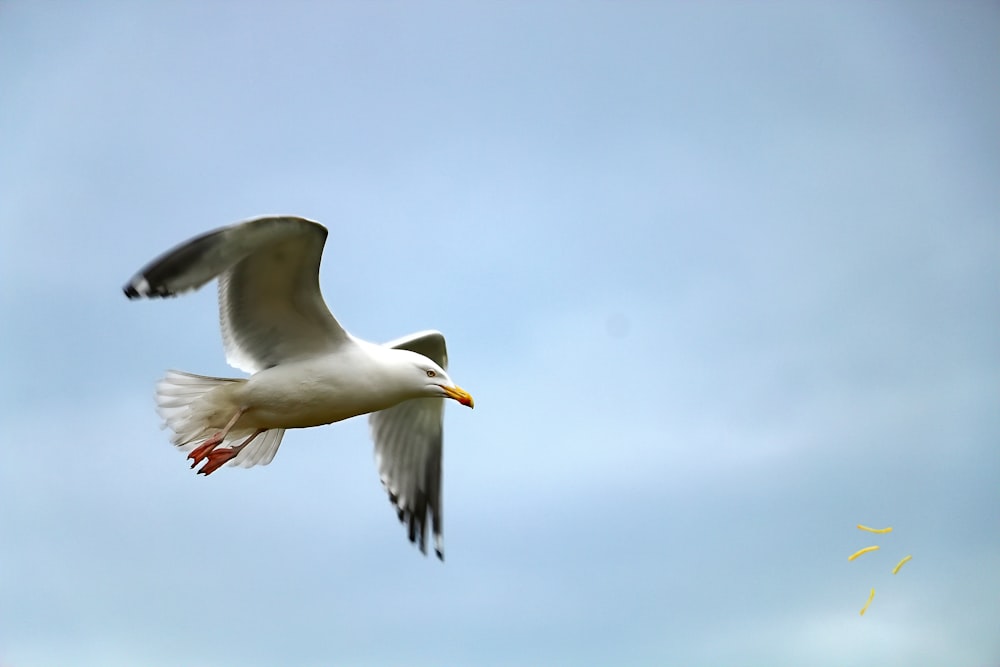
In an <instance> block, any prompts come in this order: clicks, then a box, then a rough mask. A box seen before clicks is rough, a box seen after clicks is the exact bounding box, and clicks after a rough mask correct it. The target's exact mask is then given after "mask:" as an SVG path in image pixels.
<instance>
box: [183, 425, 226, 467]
mask: <svg viewBox="0 0 1000 667" xmlns="http://www.w3.org/2000/svg"><path fill="white" fill-rule="evenodd" d="M220 435H222V433H221V432H220V433H216V434H215V435H213V436H212V437H211V438H209V439H208V440H206V441H205V442H204V443H202V444H201V445H198V446H197V447H195V448H194V449H192V450H191V453H190V454H188V455H187V457H188V458H189V459H191V467H192V468H194V467H195V466H196V465H198V464H199V463H201V462H202V461H203V460H205V459H207V458H208V455H209V454H211V453H212V450H214V449H215V448H216V447H218V446H219V445H221V444H222V440H223V439H222V438H220V437H219V436H220Z"/></svg>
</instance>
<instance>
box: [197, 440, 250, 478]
mask: <svg viewBox="0 0 1000 667" xmlns="http://www.w3.org/2000/svg"><path fill="white" fill-rule="evenodd" d="M241 449H243V445H240V446H239V447H223V448H222V449H213V450H212V451H210V452H208V453H207V454H205V456H204V457H203V458H206V459H208V461H207V462H206V463H205V465H203V466H202V467H201V470H199V471H198V474H199V475H211V474H212V473H213V472H215V471H216V470H218V469H219V468H221V467H222V466H224V465H225V464H226V463H227V462H229V461H232V460H233V459H235V458H236V457H237V456H238V455H239V453H240V450H241ZM191 453H192V454H193V453H194V452H191ZM192 467H194V466H192Z"/></svg>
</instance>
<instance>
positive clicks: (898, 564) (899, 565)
mask: <svg viewBox="0 0 1000 667" xmlns="http://www.w3.org/2000/svg"><path fill="white" fill-rule="evenodd" d="M911 558H913V556H907V557H906V558H904V559H903V560H901V561H899V562H898V563H896V567H894V568H892V573H893V574H896V573H897V572H899V568H901V567H903V566H904V565H905V564H906V561H908V560H910V559H911Z"/></svg>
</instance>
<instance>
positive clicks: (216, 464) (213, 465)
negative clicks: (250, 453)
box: [198, 428, 266, 475]
mask: <svg viewBox="0 0 1000 667" xmlns="http://www.w3.org/2000/svg"><path fill="white" fill-rule="evenodd" d="M265 430H266V429H262V428H260V429H257V430H256V431H254V432H253V435H251V436H250V437H249V438H247V439H246V440H244V441H243V442H241V443H240V444H238V445H236V446H235V447H223V448H222V449H213V450H212V451H210V452H208V453H207V454H206V455H205V458H206V459H208V461H207V462H206V463H205V465H203V466H202V467H201V470H199V471H198V474H199V475H211V474H212V473H213V472H215V471H216V470H218V469H219V468H221V467H222V466H223V465H224V464H225V463H227V462H228V461H232V460H233V459H235V458H236V457H237V456H239V453H240V452H241V451H243V448H244V447H246V446H247V445H249V444H250V443H251V442H253V439H254V438H256V437H257V436H258V435H260V434H261V433H263V432H264V431H265Z"/></svg>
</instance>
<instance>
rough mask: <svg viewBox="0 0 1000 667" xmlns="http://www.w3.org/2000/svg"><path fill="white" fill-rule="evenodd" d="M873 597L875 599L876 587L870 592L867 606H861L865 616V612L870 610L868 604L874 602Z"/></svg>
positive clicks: (862, 613)
mask: <svg viewBox="0 0 1000 667" xmlns="http://www.w3.org/2000/svg"><path fill="white" fill-rule="evenodd" d="M873 599H875V589H874V588H873V589H872V592H871V593H869V594H868V602H866V603H865V606H864V607H862V608H861V615H862V616H864V615H865V612H866V611H868V605H870V604H871V603H872V600H873Z"/></svg>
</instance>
